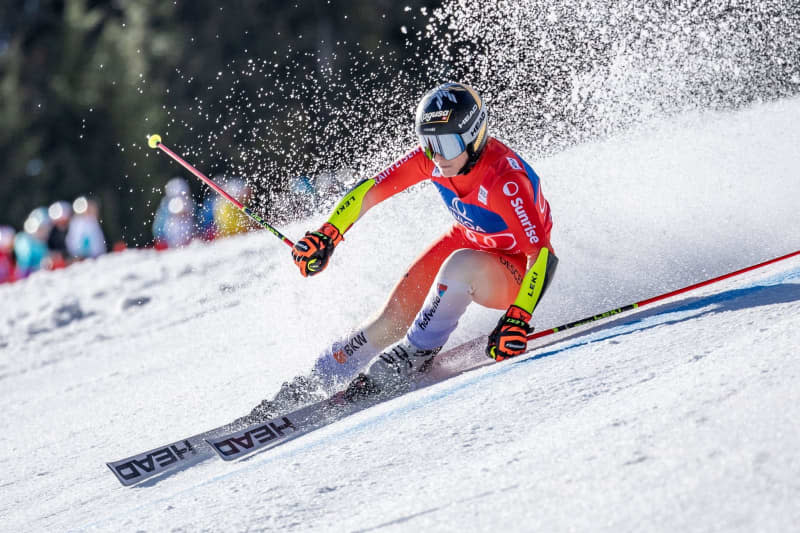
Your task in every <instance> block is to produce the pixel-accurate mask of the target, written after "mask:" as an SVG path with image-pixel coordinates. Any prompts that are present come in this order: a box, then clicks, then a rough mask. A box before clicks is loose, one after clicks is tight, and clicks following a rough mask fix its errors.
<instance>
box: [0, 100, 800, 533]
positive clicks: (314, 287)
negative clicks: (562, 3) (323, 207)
mask: <svg viewBox="0 0 800 533" xmlns="http://www.w3.org/2000/svg"><path fill="white" fill-rule="evenodd" d="M798 119H800V100H798V99H793V100H785V101H781V102H775V103H771V104H760V105H756V106H753V107H752V108H750V109H746V110H742V111H739V112H736V113H696V114H688V115H684V116H681V117H677V118H674V119H671V120H669V121H664V122H663V123H659V124H653V125H651V126H650V127H649V128H646V129H642V130H641V131H638V132H632V133H629V134H627V135H625V136H623V137H619V138H616V139H612V140H610V141H607V142H604V143H597V144H592V145H584V146H580V147H576V148H574V149H571V150H569V151H567V152H564V153H562V154H559V155H557V156H554V157H552V158H549V159H547V160H543V161H538V162H537V161H534V162H532V163H533V166H534V168H535V169H536V170H537V172H538V173H539V174H540V175H541V176H542V180H543V187H544V190H545V194H547V195H548V198H549V199H550V201H551V203H552V204H553V208H554V218H555V224H556V226H555V231H554V236H553V239H554V244H555V247H556V252H557V253H558V255H559V257H560V259H561V264H560V266H559V272H558V276H557V278H556V280H555V282H554V283H553V286H552V287H551V291H550V293H549V294H548V295H547V296H546V299H545V300H544V301H543V303H542V304H541V306H540V309H539V310H537V314H536V316H535V324H536V325H537V326H538V327H540V328H541V327H552V326H555V325H558V324H560V323H564V322H567V321H570V320H575V319H578V318H581V317H583V316H587V315H590V314H593V313H597V312H602V311H605V310H607V309H610V308H613V307H618V306H620V305H624V304H627V303H631V302H633V301H636V300H638V299H642V298H645V297H649V296H652V295H654V294H658V293H661V292H665V291H668V290H672V289H675V288H677V287H680V286H685V285H688V284H691V283H694V282H697V281H700V280H702V279H707V278H710V277H713V276H716V275H719V274H722V273H724V272H727V271H731V270H735V269H737V268H742V267H744V266H747V265H749V264H753V263H756V262H759V261H762V260H765V259H768V258H770V257H774V256H777V255H781V254H784V253H787V252H791V251H794V250H796V249H797V248H798V243H800V238H798V237H800V227H798V223H797V216H796V203H797V202H796V199H797V198H798V197H800V179H798V175H797V170H796V168H797V164H798V154H797V146H798V145H800V133H798V130H797V128H796V124H797V123H798ZM401 202H410V203H411V204H412V205H413V206H414V208H415V211H414V212H410V211H408V210H401V209H399V206H400V205H401ZM438 202H439V201H438V200H437V199H436V198H435V195H434V194H433V192H432V191H431V190H428V189H427V188H426V187H421V188H417V189H416V190H414V191H412V192H410V193H407V194H403V195H400V197H398V198H394V199H391V200H390V201H388V202H386V204H384V205H382V206H379V207H377V208H375V209H374V210H373V211H372V212H370V214H369V215H367V217H365V219H364V220H362V221H360V222H359V224H358V225H357V226H356V227H355V228H354V230H353V231H351V232H349V233H348V236H347V240H346V242H345V243H344V244H343V245H342V246H341V247H340V250H339V251H337V254H336V256H335V257H334V263H333V265H332V267H331V268H330V269H329V270H328V271H326V273H325V274H324V275H322V276H319V277H317V278H314V279H310V280H302V279H300V278H299V276H298V275H297V273H296V272H295V271H294V267H293V265H291V262H290V261H289V260H288V251H287V250H286V249H285V247H284V245H282V244H281V243H279V242H277V241H276V240H275V239H274V237H272V236H271V235H270V234H267V233H266V232H265V233H256V234H251V235H247V236H242V237H237V238H231V239H228V240H224V241H218V242H216V243H214V244H213V245H201V244H197V245H193V246H191V247H189V248H187V249H183V250H178V251H170V252H166V253H156V252H152V251H128V252H125V253H122V254H114V255H109V256H106V257H103V258H100V259H99V260H96V261H91V262H86V263H83V264H80V265H76V266H73V267H71V268H69V269H67V270H64V271H60V272H56V273H41V274H36V275H34V276H33V277H32V278H30V279H28V280H25V281H23V282H20V283H17V284H15V285H11V286H2V287H0V297H1V298H2V301H3V302H4V305H3V307H2V311H0V386H2V390H3V395H2V397H1V398H2V399H0V402H2V403H0V407H1V408H0V413H2V414H0V417H2V418H0V420H1V421H2V422H3V426H4V427H5V428H6V431H5V432H4V434H3V436H2V437H0V444H1V445H2V447H3V449H5V450H7V453H6V454H5V455H4V456H3V457H0V468H1V469H2V471H3V476H2V481H0V489H2V491H1V492H2V497H0V524H2V526H1V527H0V528H1V529H3V530H8V531H12V530H20V529H25V530H75V529H78V530H82V529H99V530H164V529H176V530H191V531H194V530H221V529H227V530H320V529H326V530H336V531H371V530H382V531H383V530H387V531H393V530H398V531H400V530H408V529H411V528H414V529H417V530H432V529H433V530H451V531H455V530H464V529H466V530H488V529H492V530H502V529H508V530H526V531H528V530H565V529H576V530H593V531H597V530H601V531H619V530H626V531H639V530H661V531H675V530H688V531H708V530H725V531H754V530H759V531H786V530H790V529H792V528H793V527H794V524H796V523H798V522H799V521H800V506H798V505H797V501H800V482H798V481H797V479H798V474H800V458H799V457H800V456H798V454H797V449H798V447H800V425H798V424H797V418H798V409H797V405H798V404H800V402H798V400H800V392H798V388H797V386H796V383H797V380H798V377H800V376H799V375H798V374H800V363H798V362H797V357H796V352H797V347H798V346H800V328H798V325H800V318H798V317H799V316H800V260H798V259H797V258H795V259H793V260H789V261H785V262H783V263H781V264H777V265H773V266H771V267H768V268H765V269H763V270H759V271H756V272H752V273H748V274H746V275H743V276H741V277H739V278H735V279H732V280H728V281H725V282H722V283H719V284H715V285H712V286H709V287H705V288H703V289H700V290H698V291H694V292H692V293H688V294H684V295H681V296H678V297H676V298H674V299H672V300H670V301H667V302H664V303H657V304H653V305H652V306H648V307H645V308H642V309H641V310H639V311H638V312H636V313H632V314H626V315H621V316H619V317H616V318H611V319H608V320H606V321H605V322H604V323H600V324H596V325H592V326H585V327H584V328H582V329H581V330H579V331H576V330H571V331H567V332H564V333H561V334H559V336H558V337H557V342H555V343H553V344H549V343H550V342H552V341H551V340H549V339H550V338H545V339H542V340H541V341H540V343H542V344H543V343H548V344H547V346H544V347H543V348H540V349H534V350H533V351H532V352H530V353H529V354H528V355H527V356H525V357H524V358H519V359H514V360H511V361H508V362H504V363H502V364H488V365H486V366H484V367H481V368H479V369H476V370H474V371H471V372H467V373H465V374H463V375H460V376H458V377H455V378H453V379H451V380H448V381H445V382H442V383H439V384H437V385H434V386H431V387H429V388H425V389H422V390H419V391H416V392H414V393H411V394H409V395H407V396H404V397H401V398H398V399H396V400H393V401H391V402H387V403H385V404H382V405H379V406H376V407H374V408H371V409H368V410H366V411H363V412H361V413H358V414H356V415H354V416H352V417H349V418H347V419H345V420H343V421H340V422H338V423H336V424H333V425H331V426H328V427H325V428H323V429H321V430H319V431H317V432H314V433H312V434H310V435H308V436H305V437H302V438H299V439H296V440H294V441H292V442H289V443H287V444H285V445H283V446H281V447H280V448H277V449H275V450H270V451H266V452H262V453H257V454H255V455H254V456H252V457H250V458H248V459H246V460H243V461H240V462H237V463H233V464H228V463H223V462H222V461H218V460H216V459H214V460H209V461H206V462H204V463H202V464H199V465H196V466H194V467H191V468H189V469H186V470H184V471H181V472H177V473H175V474H174V475H168V476H164V477H163V478H159V479H156V480H155V481H152V482H149V483H146V484H145V485H144V486H140V487H136V488H132V489H129V488H123V487H121V486H120V485H119V484H118V482H117V481H116V479H115V478H114V476H113V475H112V474H111V473H110V472H109V471H108V469H107V468H106V466H105V464H104V463H105V462H106V461H110V460H115V459H120V458H122V457H124V456H127V455H130V454H132V453H135V452H138V451H143V450H147V449H150V448H152V447H155V446H158V445H160V444H165V443H168V442H172V441H174V440H176V439H178V438H181V437H184V436H188V435H190V434H194V433H197V432H198V431H202V430H204V429H208V428H211V427H214V426H216V425H219V424H221V423H223V422H226V421H229V420H231V419H232V418H235V417H236V416H239V415H241V414H242V413H243V412H245V411H247V410H249V409H250V407H252V405H254V404H255V403H257V402H258V401H259V400H260V399H261V398H263V397H264V396H266V395H269V394H271V393H273V392H274V391H275V390H276V389H277V387H278V386H279V385H280V383H281V382H282V381H284V380H286V379H289V378H291V377H292V376H293V375H295V374H297V373H300V372H303V371H305V370H307V368H308V366H309V365H310V362H311V361H312V360H313V358H314V354H315V353H317V352H318V351H319V350H320V349H321V348H323V347H324V346H325V344H326V343H327V342H329V341H330V340H331V339H332V338H334V337H335V336H336V335H337V334H339V333H341V332H342V331H344V330H345V329H347V328H349V327H352V326H354V325H356V324H357V323H358V322H359V321H360V320H362V319H363V318H365V317H366V316H368V315H369V314H370V313H371V312H372V311H374V309H375V308H376V307H377V306H379V305H380V304H381V303H382V301H383V298H384V297H385V295H386V293H387V292H388V291H389V290H390V288H391V286H392V285H393V283H394V281H395V280H396V279H397V278H398V277H399V276H400V275H401V274H402V272H403V269H404V268H405V266H406V265H407V264H408V263H409V262H410V261H411V260H412V259H413V258H414V257H415V256H416V254H417V253H418V252H419V251H420V249H421V247H422V244H421V243H424V242H427V241H430V240H432V239H433V238H435V237H436V236H437V235H438V234H439V233H441V232H442V231H443V230H444V229H445V228H446V227H447V225H448V224H449V223H450V221H449V215H448V214H447V213H446V210H445V209H443V208H442V207H441V206H439V205H438ZM423 211H424V212H425V213H426V219H425V220H421V219H420V218H419V215H418V213H419V212H423ZM324 215H325V214H320V215H319V216H318V217H316V218H315V219H314V220H311V221H306V222H304V223H302V224H296V225H293V226H290V227H288V228H286V233H287V234H288V235H290V236H291V235H299V234H300V233H301V232H302V231H303V230H304V229H305V228H306V227H308V226H313V225H315V224H317V223H319V222H320V221H321V220H322V218H323V217H324ZM387 225H396V226H398V227H407V228H408V231H407V232H402V234H401V232H398V235H397V238H398V242H397V243H396V245H395V246H393V247H392V249H391V250H383V251H381V250H378V251H377V252H376V250H375V248H374V242H376V239H378V237H379V236H380V234H381V228H383V227H386V226H387ZM365 258H370V259H369V260H365ZM375 265H380V267H379V268H377V267H376V266H375ZM355 295H358V297H357V298H354V297H353V296H355ZM312 301H313V302H314V305H308V302H312ZM497 315H498V313H497V312H496V311H489V310H480V309H471V310H470V311H469V312H468V314H467V315H466V316H465V318H464V319H463V320H462V322H461V327H460V329H459V331H458V332H457V333H456V334H455V335H454V338H453V339H451V343H450V345H451V346H454V345H456V344H460V343H461V342H464V341H466V340H469V339H471V338H474V337H476V336H478V335H480V334H485V332H486V331H487V330H488V329H489V328H490V327H491V326H493V324H494V322H495V321H496V320H497ZM309 328H313V332H314V333H313V335H309ZM482 361H483V355H482V354H481V353H480V349H477V350H474V351H473V352H470V353H467V354H465V355H464V356H463V357H462V358H461V359H457V360H455V361H452V362H450V363H449V364H452V365H455V366H456V367H458V366H459V365H461V366H462V367H463V368H466V367H469V366H471V365H473V364H475V363H479V362H482Z"/></svg>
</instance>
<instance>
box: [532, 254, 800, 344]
mask: <svg viewBox="0 0 800 533" xmlns="http://www.w3.org/2000/svg"><path fill="white" fill-rule="evenodd" d="M798 255H800V250H798V251H796V252H792V253H790V254H786V255H782V256H781V257H776V258H775V259H770V260H769V261H764V262H763V263H759V264H757V265H752V266H749V267H746V268H743V269H741V270H737V271H735V272H730V273H728V274H723V275H722V276H718V277H716V278H712V279H709V280H706V281H701V282H700V283H695V284H694V285H689V286H688V287H684V288H682V289H677V290H674V291H671V292H667V293H664V294H661V295H659V296H654V297H652V298H648V299H646V300H642V301H640V302H636V303H634V304H628V305H625V306H623V307H619V308H617V309H612V310H610V311H606V312H605V313H600V314H599V315H594V316H590V317H587V318H582V319H581V320H576V321H575V322H570V323H569V324H564V325H562V326H558V327H557V328H552V329H545V330H542V331H539V332H537V333H532V334H530V335H528V340H529V341H531V340H533V339H538V338H540V337H546V336H548V335H552V334H553V333H558V332H559V331H564V330H567V329H572V328H576V327H578V326H583V325H585V324H591V323H592V322H597V321H598V320H602V319H604V318H608V317H611V316H614V315H618V314H620V313H624V312H625V311H630V310H632V309H638V308H639V307H644V306H645V305H649V304H651V303H653V302H658V301H660V300H666V299H667V298H670V297H672V296H675V295H677V294H682V293H684V292H689V291H692V290H694V289H698V288H700V287H704V286H706V285H711V284H712V283H716V282H718V281H722V280H724V279H728V278H732V277H734V276H738V275H739V274H744V273H745V272H750V271H751V270H756V269H759V268H761V267H765V266H767V265H771V264H773V263H777V262H779V261H783V260H785V259H789V258H790V257H795V256H798Z"/></svg>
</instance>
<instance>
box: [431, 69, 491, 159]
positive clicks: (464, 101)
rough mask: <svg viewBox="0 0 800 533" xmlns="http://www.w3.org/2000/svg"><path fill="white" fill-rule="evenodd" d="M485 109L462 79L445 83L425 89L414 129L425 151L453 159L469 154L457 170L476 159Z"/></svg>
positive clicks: (485, 136) (484, 132) (483, 135)
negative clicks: (458, 81)
mask: <svg viewBox="0 0 800 533" xmlns="http://www.w3.org/2000/svg"><path fill="white" fill-rule="evenodd" d="M487 119H488V113H487V109H486V106H485V105H484V103H483V100H482V99H481V97H480V95H478V92H477V91H476V90H475V89H473V88H472V87H470V86H469V85H465V84H463V83H445V84H444V85H440V86H439V87H436V88H435V89H433V90H432V91H430V92H428V93H427V94H426V95H425V96H424V97H423V98H422V100H421V101H420V103H419V105H418V106H417V119H416V130H417V135H418V136H419V142H420V144H421V145H422V148H423V149H424V150H425V153H426V155H427V156H428V157H429V158H431V159H433V156H434V154H440V155H441V156H442V157H444V158H445V159H454V158H456V157H458V156H459V155H460V154H461V153H462V152H464V151H465V150H466V151H467V154H468V155H469V160H468V162H467V164H466V166H465V167H464V168H463V169H461V173H465V172H468V171H469V169H471V168H472V166H473V165H474V164H475V162H476V161H477V160H478V157H480V155H481V151H482V150H483V147H484V146H486V141H487V139H488V133H487Z"/></svg>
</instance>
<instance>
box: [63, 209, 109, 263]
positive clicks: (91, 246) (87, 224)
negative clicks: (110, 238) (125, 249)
mask: <svg viewBox="0 0 800 533" xmlns="http://www.w3.org/2000/svg"><path fill="white" fill-rule="evenodd" d="M72 211H73V213H74V215H73V217H72V219H71V220H70V221H69V230H67V236H66V245H67V250H68V251H69V254H70V255H71V256H72V257H74V258H76V259H86V258H90V257H92V258H94V257H98V256H100V255H103V254H104V253H106V239H105V237H104V236H103V230H102V228H101V227H100V222H99V221H98V219H97V217H98V215H99V209H98V207H97V203H96V202H95V201H94V200H89V199H87V198H86V197H85V196H81V197H80V198H78V199H76V200H75V201H74V202H72Z"/></svg>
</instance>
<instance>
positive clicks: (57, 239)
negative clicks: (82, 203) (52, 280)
mask: <svg viewBox="0 0 800 533" xmlns="http://www.w3.org/2000/svg"><path fill="white" fill-rule="evenodd" d="M47 214H48V215H49V217H50V220H51V222H52V224H53V226H52V228H50V235H48V237H47V247H48V248H49V249H50V259H51V260H52V262H53V268H60V267H63V266H66V264H67V257H69V254H68V252H67V231H68V230H69V219H70V217H72V207H71V206H70V205H69V204H68V203H67V202H56V203H54V204H53V205H51V206H50V208H49V209H48V210H47Z"/></svg>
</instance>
